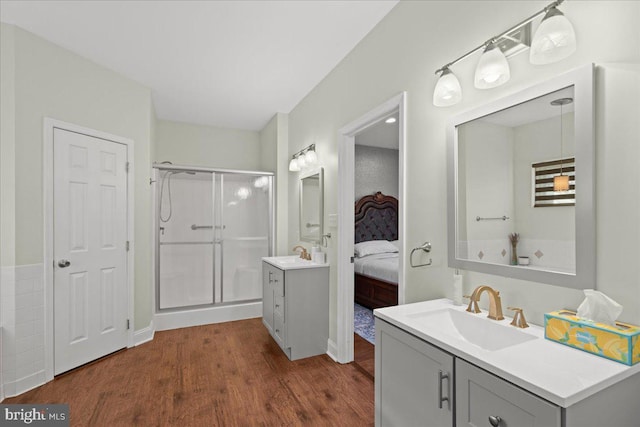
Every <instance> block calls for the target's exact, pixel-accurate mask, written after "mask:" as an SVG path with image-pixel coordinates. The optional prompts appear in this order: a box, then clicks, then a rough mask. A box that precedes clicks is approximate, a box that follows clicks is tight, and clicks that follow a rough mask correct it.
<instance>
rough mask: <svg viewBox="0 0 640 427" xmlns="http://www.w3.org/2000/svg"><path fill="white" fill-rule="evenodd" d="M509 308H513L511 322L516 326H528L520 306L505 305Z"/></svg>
mask: <svg viewBox="0 0 640 427" xmlns="http://www.w3.org/2000/svg"><path fill="white" fill-rule="evenodd" d="M507 309H509V310H513V311H514V313H513V320H512V321H511V324H512V325H513V326H515V327H516V328H523V329H524V328H528V327H529V324H528V323H527V319H525V318H524V313H523V312H522V309H521V308H518V307H507Z"/></svg>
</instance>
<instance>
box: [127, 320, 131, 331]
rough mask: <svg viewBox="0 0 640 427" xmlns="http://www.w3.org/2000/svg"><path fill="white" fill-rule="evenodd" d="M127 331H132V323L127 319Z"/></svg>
mask: <svg viewBox="0 0 640 427" xmlns="http://www.w3.org/2000/svg"><path fill="white" fill-rule="evenodd" d="M127 329H131V321H130V320H129V319H127Z"/></svg>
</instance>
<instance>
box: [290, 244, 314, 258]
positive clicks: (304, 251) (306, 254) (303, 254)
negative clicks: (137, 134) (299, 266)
mask: <svg viewBox="0 0 640 427" xmlns="http://www.w3.org/2000/svg"><path fill="white" fill-rule="evenodd" d="M298 249H302V251H300V258H302V259H306V260H311V254H310V253H309V252H307V249H306V248H305V247H304V246H300V245H297V246H294V247H293V249H291V250H292V251H294V252H296V251H297V250H298Z"/></svg>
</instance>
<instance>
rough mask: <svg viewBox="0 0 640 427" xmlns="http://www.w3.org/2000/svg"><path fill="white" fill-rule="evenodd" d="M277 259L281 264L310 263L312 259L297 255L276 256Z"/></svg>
mask: <svg viewBox="0 0 640 427" xmlns="http://www.w3.org/2000/svg"><path fill="white" fill-rule="evenodd" d="M274 259H275V261H276V262H278V263H280V264H308V263H310V262H311V261H309V260H307V259H302V258H300V257H299V256H297V255H292V256H280V257H274Z"/></svg>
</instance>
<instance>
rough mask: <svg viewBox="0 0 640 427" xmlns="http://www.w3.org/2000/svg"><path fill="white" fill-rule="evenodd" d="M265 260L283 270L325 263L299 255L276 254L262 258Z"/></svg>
mask: <svg viewBox="0 0 640 427" xmlns="http://www.w3.org/2000/svg"><path fill="white" fill-rule="evenodd" d="M262 259H263V260H264V261H265V262H268V263H269V264H271V265H273V266H275V267H278V268H279V269H281V270H295V269H300V268H315V267H322V266H324V265H325V264H318V263H315V262H313V261H309V260H307V259H302V258H300V256H299V255H289V256H274V257H265V258H262Z"/></svg>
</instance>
